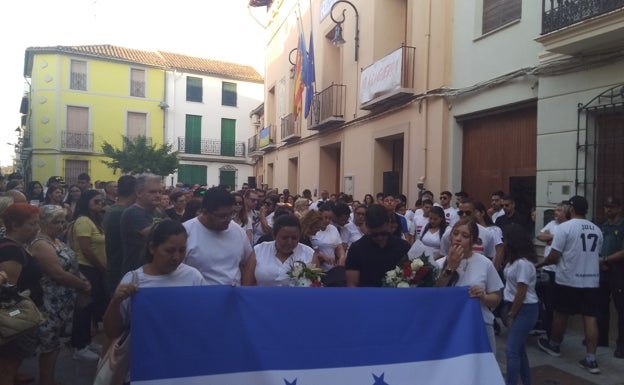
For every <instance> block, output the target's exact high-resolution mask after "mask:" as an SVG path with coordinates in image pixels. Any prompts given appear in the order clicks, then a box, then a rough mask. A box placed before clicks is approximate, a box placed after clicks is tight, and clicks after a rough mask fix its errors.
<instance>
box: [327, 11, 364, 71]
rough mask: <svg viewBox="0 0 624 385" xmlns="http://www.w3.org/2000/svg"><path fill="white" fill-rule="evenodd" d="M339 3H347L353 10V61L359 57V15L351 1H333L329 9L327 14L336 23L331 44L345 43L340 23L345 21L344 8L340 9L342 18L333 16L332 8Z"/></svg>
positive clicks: (340, 44) (341, 44)
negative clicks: (338, 18) (337, 18)
mask: <svg viewBox="0 0 624 385" xmlns="http://www.w3.org/2000/svg"><path fill="white" fill-rule="evenodd" d="M340 3H345V4H349V5H350V6H351V7H352V8H353V11H354V12H355V61H358V57H359V56H358V53H359V51H360V26H359V18H360V15H359V13H358V10H357V8H355V5H353V3H351V2H350V1H347V0H338V1H336V2H335V3H334V5H332V7H331V10H330V11H329V16H330V17H331V19H332V20H333V22H334V23H336V28H335V31H334V38H333V39H332V44H333V45H335V46H336V47H342V46H343V45H344V43H346V42H345V40H344V39H343V37H342V23H344V21H345V10H344V9H343V10H342V19H340V20H336V18H334V8H336V6H337V5H338V4H340Z"/></svg>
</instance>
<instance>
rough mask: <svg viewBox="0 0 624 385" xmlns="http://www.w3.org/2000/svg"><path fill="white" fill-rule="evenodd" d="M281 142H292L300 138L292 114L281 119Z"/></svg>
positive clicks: (299, 132)
mask: <svg viewBox="0 0 624 385" xmlns="http://www.w3.org/2000/svg"><path fill="white" fill-rule="evenodd" d="M280 126H281V128H282V141H284V142H292V141H295V140H297V139H299V138H301V128H300V126H299V125H298V124H297V122H296V121H295V118H294V115H293V114H288V115H286V116H284V117H282V119H281V123H280Z"/></svg>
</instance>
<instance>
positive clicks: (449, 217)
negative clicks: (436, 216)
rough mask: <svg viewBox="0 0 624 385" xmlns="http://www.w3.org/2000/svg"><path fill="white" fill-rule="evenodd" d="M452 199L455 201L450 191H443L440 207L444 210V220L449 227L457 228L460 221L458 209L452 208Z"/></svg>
mask: <svg viewBox="0 0 624 385" xmlns="http://www.w3.org/2000/svg"><path fill="white" fill-rule="evenodd" d="M451 199H453V194H452V193H451V192H450V191H442V192H441V193H440V206H442V210H444V219H445V220H446V223H447V224H448V225H449V227H453V226H455V223H457V221H458V220H459V215H457V209H456V208H455V207H453V206H451Z"/></svg>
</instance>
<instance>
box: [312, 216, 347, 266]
mask: <svg viewBox="0 0 624 385" xmlns="http://www.w3.org/2000/svg"><path fill="white" fill-rule="evenodd" d="M310 242H311V243H312V246H313V247H314V249H316V250H317V251H318V252H319V253H322V254H325V255H329V256H330V257H334V259H335V258H336V247H338V246H339V245H341V244H342V238H340V233H339V232H338V229H337V228H336V226H334V225H332V224H329V225H327V228H326V229H325V230H319V231H318V232H317V233H316V234H314V236H312V238H311V239H310ZM333 267H334V265H332V264H328V263H325V262H323V263H322V264H321V268H322V269H323V271H328V270H330V269H331V268H333Z"/></svg>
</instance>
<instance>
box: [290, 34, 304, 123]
mask: <svg viewBox="0 0 624 385" xmlns="http://www.w3.org/2000/svg"><path fill="white" fill-rule="evenodd" d="M306 56H307V55H306V49H305V41H304V39H303V33H302V32H299V46H298V48H297V61H296V63H295V99H294V104H293V117H294V120H297V117H299V115H301V108H302V105H303V88H304V86H305V85H304V83H303V74H304V68H303V67H304V66H305V61H306Z"/></svg>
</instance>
